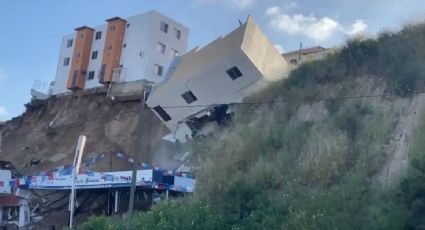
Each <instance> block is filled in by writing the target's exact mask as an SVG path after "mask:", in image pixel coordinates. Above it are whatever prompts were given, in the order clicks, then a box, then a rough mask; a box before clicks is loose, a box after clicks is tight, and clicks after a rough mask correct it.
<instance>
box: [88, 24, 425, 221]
mask: <svg viewBox="0 0 425 230" xmlns="http://www.w3.org/2000/svg"><path fill="white" fill-rule="evenodd" d="M423 41H425V25H424V24H418V25H409V26H406V27H405V28H404V29H402V30H401V31H400V32H382V33H381V34H380V35H379V36H378V38H377V39H365V38H361V37H359V38H355V39H352V40H349V41H348V42H347V44H346V45H345V46H344V47H343V48H341V49H340V50H339V51H337V52H335V53H333V54H331V55H329V56H328V57H327V58H325V59H324V60H320V61H316V62H310V63H305V64H302V65H301V66H300V67H299V68H298V69H296V70H294V71H293V72H292V73H291V74H290V76H289V78H288V79H287V80H282V81H279V82H275V83H274V84H272V85H271V86H270V87H268V88H267V89H266V90H263V91H262V92H260V93H258V94H256V95H255V96H254V97H252V98H249V100H250V101H270V102H272V101H285V103H277V104H276V103H275V104H273V103H271V104H269V105H262V106H259V107H255V109H254V108H253V107H249V106H246V107H243V106H241V108H239V109H238V110H237V111H236V117H235V118H234V122H231V123H230V124H229V125H228V127H227V128H226V129H223V130H220V131H219V132H216V133H214V134H213V135H212V136H209V137H207V138H204V139H201V140H197V141H196V142H195V144H194V146H193V150H194V153H195V154H196V156H195V157H196V158H197V162H198V163H199V166H200V167H199V168H200V169H199V171H198V172H197V174H198V175H197V177H198V178H199V179H198V181H197V188H196V192H195V195H194V196H193V197H192V199H185V200H182V201H170V202H166V203H164V204H161V205H159V206H156V207H154V208H153V209H152V210H151V211H150V212H146V213H139V214H137V215H136V217H135V218H134V228H135V229H403V228H407V229H421V228H424V227H425V218H424V216H425V182H424V181H425V151H423V149H425V132H422V133H424V134H422V133H418V135H417V136H418V137H417V140H415V141H414V146H416V147H414V148H412V150H411V151H412V152H413V153H412V155H413V156H415V157H414V158H413V160H412V165H413V166H414V169H413V170H412V172H411V173H410V174H409V176H408V177H407V178H406V179H405V180H404V181H403V183H402V186H401V188H400V191H398V188H394V191H393V190H391V189H390V190H388V191H387V190H383V189H382V188H381V187H379V186H377V183H376V181H375V179H376V175H377V174H378V172H379V171H380V169H381V167H382V165H383V164H384V162H385V159H386V157H387V156H386V154H385V151H384V149H385V147H386V145H387V144H388V142H389V140H390V138H391V137H390V134H391V133H392V131H393V128H394V124H395V123H396V121H397V118H396V116H395V115H394V114H388V113H387V112H386V111H384V110H382V108H381V107H379V106H374V105H373V103H369V104H367V103H366V101H365V100H367V99H362V98H357V99H355V100H354V99H353V100H346V99H344V97H346V96H352V94H350V93H352V92H351V89H352V88H355V87H356V86H358V84H359V83H358V82H357V81H358V79H360V78H359V77H364V76H372V77H375V78H378V79H376V80H377V81H383V82H384V83H385V84H384V85H386V86H387V87H388V88H387V89H386V90H388V91H390V92H392V93H395V94H397V95H399V96H410V95H412V93H415V92H418V91H421V90H423V86H424V85H425V69H424V68H425V65H424V64H423V63H425V43H424V42H423ZM319 86H320V87H319ZM325 86H332V87H331V88H330V89H333V91H332V92H327V93H323V91H324V89H326V88H325ZM336 86H338V87H336ZM324 96H326V98H327V99H326V100H325V101H322V102H324V103H323V110H325V111H323V113H324V114H327V115H326V116H323V117H322V118H318V119H316V120H315V119H310V120H309V119H301V118H300V117H301V115H302V114H299V113H300V108H302V107H303V106H307V105H310V104H318V103H319V101H321V100H319V99H321V98H323V97H324ZM424 129H425V125H424V126H423V127H422V130H424ZM98 221H99V222H102V221H103V222H104V223H98ZM108 223H110V222H109V220H106V219H102V217H101V218H94V219H91V220H90V221H89V223H88V224H87V225H85V226H86V228H83V229H94V228H89V227H90V226H99V227H98V229H113V228H105V227H104V225H105V226H108ZM96 224H97V225H96ZM83 227H84V226H83Z"/></svg>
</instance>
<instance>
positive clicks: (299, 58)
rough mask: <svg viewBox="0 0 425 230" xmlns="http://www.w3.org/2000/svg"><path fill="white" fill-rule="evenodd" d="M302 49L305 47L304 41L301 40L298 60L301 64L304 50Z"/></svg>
mask: <svg viewBox="0 0 425 230" xmlns="http://www.w3.org/2000/svg"><path fill="white" fill-rule="evenodd" d="M302 49H303V43H302V42H301V43H300V50H299V51H298V62H297V64H300V62H301V51H302Z"/></svg>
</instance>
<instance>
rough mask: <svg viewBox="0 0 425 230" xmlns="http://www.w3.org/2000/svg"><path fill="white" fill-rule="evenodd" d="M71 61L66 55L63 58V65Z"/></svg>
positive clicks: (67, 64)
mask: <svg viewBox="0 0 425 230" xmlns="http://www.w3.org/2000/svg"><path fill="white" fill-rule="evenodd" d="M70 61H71V58H70V57H66V58H64V59H63V66H69V62H70Z"/></svg>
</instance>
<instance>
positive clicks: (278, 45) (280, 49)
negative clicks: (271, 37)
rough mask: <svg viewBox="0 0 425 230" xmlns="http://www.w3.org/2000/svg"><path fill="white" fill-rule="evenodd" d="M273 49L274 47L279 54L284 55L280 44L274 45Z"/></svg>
mask: <svg viewBox="0 0 425 230" xmlns="http://www.w3.org/2000/svg"><path fill="white" fill-rule="evenodd" d="M274 47H276V49H277V51H279V53H281V54H282V53H284V52H285V50H284V49H283V46H282V45H280V44H274Z"/></svg>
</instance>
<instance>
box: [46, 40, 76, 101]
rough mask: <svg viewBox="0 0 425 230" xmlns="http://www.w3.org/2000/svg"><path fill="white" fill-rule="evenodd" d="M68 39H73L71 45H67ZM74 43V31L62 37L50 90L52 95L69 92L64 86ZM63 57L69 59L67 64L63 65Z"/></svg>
mask: <svg viewBox="0 0 425 230" xmlns="http://www.w3.org/2000/svg"><path fill="white" fill-rule="evenodd" d="M69 39H73V40H74V41H73V44H72V46H71V47H67V41H68V40H69ZM74 45H75V33H72V34H68V35H65V36H64V37H63V38H62V44H61V48H60V50H61V51H60V54H59V60H58V67H57V69H56V77H55V85H54V87H53V90H52V94H53V95H56V94H61V93H66V92H70V91H69V90H68V89H67V88H66V82H67V80H68V73H69V70H70V69H71V59H72V53H73V51H74ZM65 58H69V59H70V61H69V65H68V66H64V65H63V62H64V60H65Z"/></svg>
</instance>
